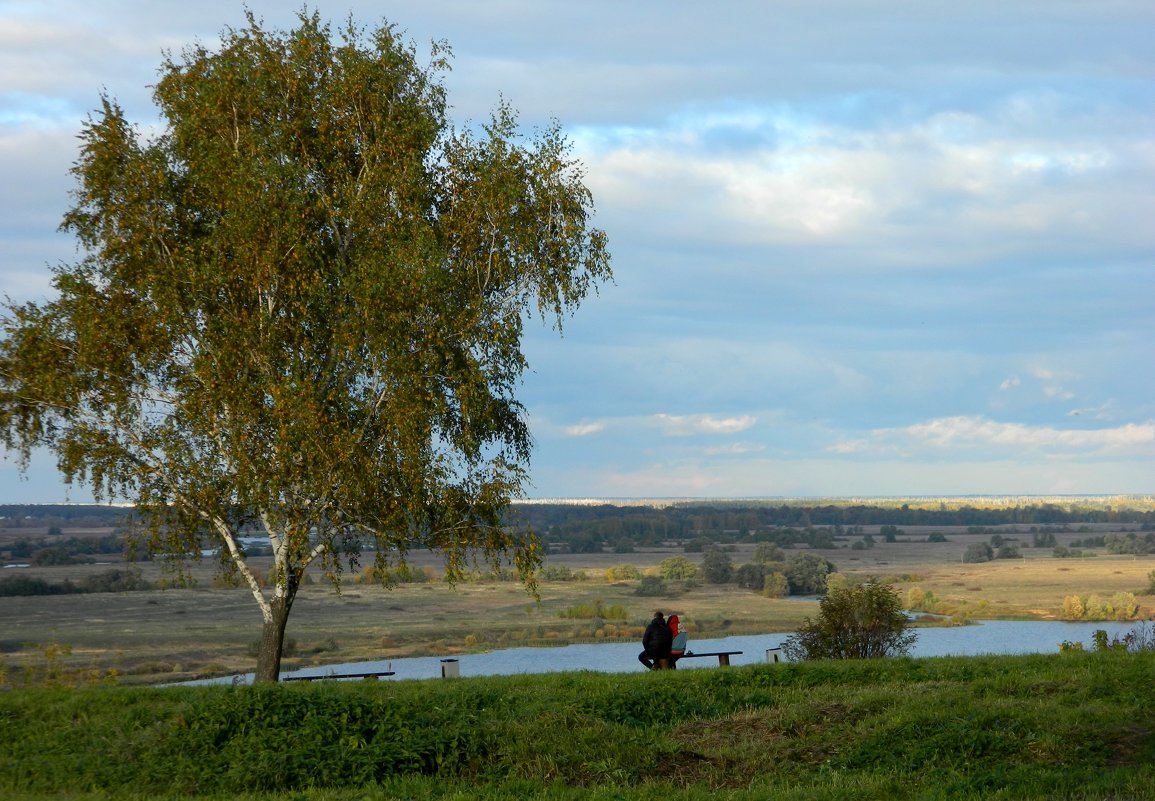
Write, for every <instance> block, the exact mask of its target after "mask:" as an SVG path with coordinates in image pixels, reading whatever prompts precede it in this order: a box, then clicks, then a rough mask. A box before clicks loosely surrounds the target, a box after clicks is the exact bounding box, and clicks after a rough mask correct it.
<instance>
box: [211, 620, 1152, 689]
mask: <svg viewBox="0 0 1155 801" xmlns="http://www.w3.org/2000/svg"><path fill="white" fill-rule="evenodd" d="M1135 626H1136V624H1135V623H1112V622H1095V623H1067V622H1059V621H1042V620H987V621H979V622H977V623H974V624H972V625H969V626H950V627H941V628H937V627H936V628H919V629H914V631H916V632H917V634H918V639H917V640H916V641H915V644H914V647H913V648H912V649H911V656H915V657H933V656H978V655H982V654H1030V653H1058V650H1059V643H1062V642H1081V643H1083V645H1084V647H1086V648H1088V649H1091V648H1092V647H1093V645H1092V635H1093V633H1094V632H1095V630H1096V629H1103V630H1105V631H1106V632H1107V634H1108V635H1109V636H1111V637H1115V636H1122V635H1124V634H1126V633H1127V632H1128V631H1130V630H1131V629H1133V628H1135ZM789 636H790V634H789V633H788V632H787V633H779V634H751V635H743V636H738V637H723V638H720V639H712V640H692V641H691V642H690V646H689V647H690V650H691V651H697V652H698V653H706V652H712V651H741V652H742V653H741V654H740V655H737V656H733V657H731V658H730V664H731V665H750V664H755V663H759V662H766V661H767V658H768V655H767V651H769V650H771V649H775V648H777V647H778V646H779V645H780V644H781V643H782V641H783V640H785V639H786V638H787V637H789ZM640 650H641V649H640V646H638V645H637V644H636V643H605V644H585V645H565V646H558V647H553V648H548V647H547V648H506V649H502V650H498V651H487V652H485V653H477V654H464V655H461V656H458V657H454V658H453V659H449V660H446V659H443V658H439V657H434V656H427V657H408V658H404V659H382V660H375V661H368V662H346V663H344V664H337V665H325V666H324V667H310V668H302V669H301V670H298V671H291V672H288V671H287V672H285V673H284V674H282V678H285V677H287V676H324V675H327V674H330V673H373V672H381V671H389V670H391V671H393V672H394V675H393V676H392V677H391V679H390V680H393V679H429V678H440V677H441V676H442V675H444V674H452V673H453V672H456V673H457V674H458V675H461V676H495V675H514V674H520V673H554V672H561V671H571V670H594V671H601V672H605V673H632V672H637V671H640V670H642V666H641V665H640V664H639V663H638V659H637V656H638V652H639V651H640ZM717 665H718V660H717V659H715V658H712V657H709V658H703V659H687V660H684V661H682V662H681V663H680V664H679V666H678V669H679V670H682V669H701V668H708V667H714V668H716V667H717ZM251 680H252V674H245V675H240V676H235V677H232V676H226V677H221V678H217V679H208V680H203V681H198V682H190V683H192V684H227V683H245V682H248V681H251Z"/></svg>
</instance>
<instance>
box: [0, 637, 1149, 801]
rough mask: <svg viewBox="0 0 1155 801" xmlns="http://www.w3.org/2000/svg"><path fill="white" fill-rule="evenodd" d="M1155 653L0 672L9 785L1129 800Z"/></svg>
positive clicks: (1138, 792) (26, 791)
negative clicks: (413, 674) (580, 665)
mask: <svg viewBox="0 0 1155 801" xmlns="http://www.w3.org/2000/svg"><path fill="white" fill-rule="evenodd" d="M1153 678H1155V654H1150V653H1147V654H1126V653H1069V654H1055V655H1036V656H1022V657H969V658H963V657H957V658H954V657H952V658H939V659H918V660H911V659H901V660H877V661H870V662H816V663H807V664H779V665H756V666H748V667H740V668H731V669H719V670H693V671H678V672H656V673H642V672H640V673H638V674H629V675H621V674H600V673H571V674H546V675H531V676H513V677H487V678H460V679H453V680H445V681H441V680H430V681H405V682H388V681H385V682H360V683H353V684H323V683H317V684H311V683H310V684H290V685H281V686H272V687H251V688H250V687H241V688H232V687H198V688H187V687H185V688H166V689H161V688H133V687H89V688H82V689H44V690H13V691H8V692H4V693H0V796H2V797H4V798H6V799H28V800H31V799H48V798H52V799H114V798H115V799H136V798H139V799H145V798H149V799H157V798H162V799H163V798H168V799H176V798H191V797H197V798H212V799H217V798H220V799H224V798H237V799H253V800H254V801H256V799H277V800H278V801H287V800H289V799H294V800H300V801H338V800H339V801H352V800H353V799H361V801H373V800H375V799H382V800H384V799H410V800H411V801H424V800H425V799H430V800H431V801H432V800H433V799H438V800H440V799H495V800H497V799H500V800H504V799H511V800H512V799H542V800H543V801H544V800H545V799H558V800H559V801H563V800H564V801H568V800H569V799H574V800H575V801H577V800H578V799H580V800H581V801H601V800H602V799H606V801H608V800H609V799H619V800H621V801H641V800H643V799H654V800H655V801H657V799H668V798H671V797H677V798H683V799H690V800H691V801H694V800H695V799H702V801H706V799H709V800H710V801H721V800H723V799H743V800H745V799H767V798H769V799H791V800H792V801H818V800H819V799H845V798H854V799H865V800H867V801H869V800H870V799H878V800H879V801H883V800H884V799H885V800H886V801H892V800H894V799H979V798H982V799H1016V800H1020V799H1039V800H1040V801H1041V800H1042V799H1048V801H1049V800H1050V799H1069V800H1070V801H1076V800H1077V799H1140V798H1143V799H1146V798H1153V797H1155V704H1153V703H1152V702H1151V692H1152V679H1153Z"/></svg>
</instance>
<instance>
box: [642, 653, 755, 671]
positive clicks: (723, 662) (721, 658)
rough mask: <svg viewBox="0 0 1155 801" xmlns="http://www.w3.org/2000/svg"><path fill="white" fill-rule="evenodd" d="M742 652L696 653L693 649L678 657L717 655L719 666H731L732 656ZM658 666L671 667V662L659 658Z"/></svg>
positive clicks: (691, 657) (690, 657)
mask: <svg viewBox="0 0 1155 801" xmlns="http://www.w3.org/2000/svg"><path fill="white" fill-rule="evenodd" d="M741 653H742V652H741V651H709V652H706V653H701V654H696V653H694V652H693V651H686V653H684V654H682V655H681V656H679V657H678V659H677V661H678V662H681V661H682V660H683V659H695V658H697V657H699V656H716V657H718V667H730V657H732V656H738V655H739V654H741ZM658 667H659V668H667V667H669V664H668V663H667V660H665V659H659V660H658Z"/></svg>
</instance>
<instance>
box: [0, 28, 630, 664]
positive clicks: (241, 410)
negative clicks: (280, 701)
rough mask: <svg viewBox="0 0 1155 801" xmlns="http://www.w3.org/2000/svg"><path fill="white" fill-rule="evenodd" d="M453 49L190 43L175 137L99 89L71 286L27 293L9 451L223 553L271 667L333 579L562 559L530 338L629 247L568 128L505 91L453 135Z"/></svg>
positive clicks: (18, 334) (260, 34)
mask: <svg viewBox="0 0 1155 801" xmlns="http://www.w3.org/2000/svg"><path fill="white" fill-rule="evenodd" d="M447 58H448V51H447V48H446V47H445V46H444V45H435V46H434V47H433V49H432V52H431V54H430V57H429V60H428V61H427V62H426V63H424V64H423V63H421V62H420V61H419V58H418V54H417V51H416V49H415V48H414V47H413V46H412V45H411V44H409V43H406V42H404V41H403V40H402V39H401V38H400V37H399V35H398V33H397V31H396V30H395V28H394V27H393V26H391V25H389V24H383V25H382V26H381V27H379V28H377V29H376V30H373V31H372V32H366V31H365V30H363V29H361V28H358V27H357V26H356V25H354V23H353V22H352V21H350V22H349V23H347V24H346V25H345V27H343V28H342V29H341V30H340V31H339V32H338V33H337V34H334V33H333V31H332V30H331V29H330V27H329V25H328V24H327V23H323V22H322V21H321V19H320V18H319V17H318V16H317V14H316V13H312V14H310V13H308V12H307V11H306V12H302V13H301V14H300V15H299V24H298V25H297V26H296V27H295V28H293V29H291V30H288V31H269V30H265V29H264V28H263V27H262V25H261V23H259V22H258V21H257V20H256V19H255V18H254V17H253V15H252V14H251V13H250V14H249V15H248V24H247V25H246V26H244V27H243V28H240V29H226V30H225V31H224V33H223V35H222V44H221V46H220V48H219V49H217V50H215V51H210V50H209V49H207V48H206V47H204V46H201V45H196V46H192V47H189V48H187V49H185V50H183V51H182V53H181V54H180V55H179V57H174V56H172V55H169V56H168V57H166V58H165V60H164V61H163V63H162V66H161V68H160V76H159V80H158V81H157V83H156V86H155V90H154V100H155V103H156V105H157V107H158V109H159V113H160V118H161V121H162V124H161V126H160V129H159V131H158V132H156V133H155V134H151V135H146V134H145V133H144V132H142V130H141V129H139V128H138V127H136V126H134V125H133V124H132V123H131V122H130V121H129V120H128V118H127V117H126V115H125V113H124V112H123V110H122V109H121V108H120V107H119V106H118V105H117V103H116V102H115V101H114V100H113V99H111V98H110V97H109V96H104V97H102V99H101V108H100V110H99V111H98V112H97V113H96V114H94V116H93V117H91V118H90V119H89V120H88V121H87V123H86V124H85V126H84V128H83V130H82V132H81V134H80V140H81V148H80V156H79V158H78V160H77V162H76V164H75V166H74V168H73V174H74V176H75V179H76V189H75V190H74V203H73V206H72V208H71V210H70V211H69V212H68V213H67V215H66V216H65V218H64V221H63V225H62V228H63V229H64V230H66V231H68V232H70V233H72V234H74V235H75V236H76V238H77V240H78V242H79V245H80V248H81V258H80V260H79V261H77V262H76V263H74V264H64V265H60V266H57V267H55V268H53V273H54V278H53V283H54V287H55V290H56V295H57V296H56V297H55V298H54V299H51V300H48V301H45V302H42V303H27V304H23V305H18V306H17V305H12V304H8V305H7V306H6V311H5V314H4V317H3V320H2V329H3V340H2V342H0V430H2V431H3V435H4V442H5V444H6V445H7V446H8V447H9V448H11V449H15V450H16V451H17V452H19V453H20V454H21V455H22V456H23V457H24V459H25V460H27V458H28V456H29V454H30V453H31V452H32V450H33V449H35V448H37V447H42V446H47V447H48V448H50V449H52V450H53V451H54V452H55V453H56V455H57V458H58V464H59V467H60V470H61V471H62V472H63V474H64V476H65V477H66V478H67V480H69V481H70V482H71V481H80V482H84V483H87V484H90V485H91V486H93V487H94V489H95V490H96V492H97V493H98V494H100V495H101V496H102V497H108V498H111V497H121V498H126V499H128V500H132V501H135V503H136V504H137V508H138V510H139V511H140V512H141V514H142V516H143V519H145V520H146V521H147V522H148V532H149V538H150V540H149V542H150V545H151V547H152V548H153V549H154V550H156V551H160V552H164V553H183V554H193V555H195V554H199V553H200V550H201V548H202V547H204V546H205V543H206V542H207V541H210V540H212V541H215V542H216V544H218V545H222V546H223V547H222V548H221V553H222V554H223V559H224V561H225V565H226V567H228V568H229V569H232V570H235V571H237V573H238V574H239V577H240V578H241V580H242V581H243V582H244V583H246V584H247V585H248V586H249V588H250V589H251V591H252V593H253V596H254V598H255V599H256V600H257V603H258V605H259V606H260V609H261V612H262V617H263V621H264V635H263V639H262V646H261V651H260V656H259V658H258V671H257V672H258V679H259V680H275V679H276V678H277V675H278V673H279V669H280V650H281V643H282V641H283V636H284V627H285V621H286V618H287V616H288V613H289V608H290V607H291V605H292V602H293V598H294V597H295V595H296V590H297V587H298V585H299V582H300V580H301V579H302V576H303V573H304V571H305V569H306V567H307V566H309V565H310V564H311V563H314V562H318V563H320V564H321V565H323V566H324V568H325V569H326V571H328V573H329V574H330V575H331V576H332V577H334V578H336V577H338V576H339V574H340V573H341V571H342V565H344V566H345V569H347V568H348V566H349V565H350V561H352V562H354V563H355V561H356V559H357V555H358V554H359V553H360V552H361V551H362V549H363V548H365V547H366V546H367V545H372V547H373V548H374V550H375V553H376V556H375V558H376V560H377V561H378V564H379V566H381V567H385V566H386V564H387V563H388V562H389V560H394V561H398V560H399V561H403V560H404V558H405V553H406V551H407V549H409V548H411V547H413V546H414V545H420V546H428V547H431V548H434V549H438V550H440V551H442V552H444V554H445V555H446V568H447V573H448V576H449V578H451V579H452V578H455V577H457V576H459V575H460V574H461V572H462V571H463V570H464V569H466V567H468V566H469V565H470V564H472V562H473V560H475V559H478V558H481V559H484V560H488V561H490V562H494V563H496V562H497V561H498V560H505V559H512V561H513V562H514V563H515V564H516V566H517V568H518V569H519V570H520V572H521V575H522V577H523V578H524V579H527V580H529V579H530V578H531V576H532V570H533V568H534V567H535V566H536V565H537V564H538V562H539V560H538V551H537V543H536V540H535V539H534V538H533V536H532V535H530V534H529V533H528V532H522V533H514V532H512V531H511V530H510V529H509V528H507V527H505V526H503V525H501V513H502V510H503V509H504V508H505V507H506V506H507V505H508V502H509V500H510V498H511V497H515V496H517V495H518V494H519V493H520V492H521V490H522V487H523V485H524V482H525V481H526V479H527V472H526V471H527V465H528V458H529V454H530V445H531V440H530V433H529V431H528V428H527V425H526V421H525V414H524V409H523V407H522V405H521V404H520V402H519V401H518V399H517V397H516V390H517V388H518V387H519V385H520V378H521V376H522V374H523V372H524V370H525V369H526V366H527V365H526V360H525V357H524V355H523V353H522V350H521V338H522V334H523V327H524V325H525V323H526V321H527V320H528V319H530V318H532V317H539V318H541V319H542V320H544V321H546V322H548V323H550V324H553V325H555V326H556V327H557V328H558V329H559V330H560V328H561V325H562V321H563V319H564V317H565V316H566V315H568V314H569V313H571V312H572V311H573V310H574V309H575V308H576V307H577V306H578V305H579V304H580V302H581V301H582V300H583V299H584V298H585V297H586V296H587V294H588V293H589V291H590V290H591V289H593V288H596V286H597V284H598V283H599V282H602V281H606V280H609V279H610V278H611V277H612V276H611V271H610V266H609V255H608V251H607V248H606V241H605V237H604V234H603V233H602V232H601V231H600V230H598V229H596V228H594V227H592V225H591V217H592V213H593V203H592V198H591V195H590V193H589V192H588V190H587V189H586V188H585V186H584V184H583V173H582V169H581V166H580V164H579V163H578V162H577V161H576V160H575V159H574V158H573V157H572V156H571V153H570V148H569V145H568V142H567V140H566V139H565V137H564V135H563V134H562V131H561V129H560V126H559V125H558V124H557V123H554V124H552V125H551V126H550V127H548V128H547V129H545V130H542V131H540V132H537V133H536V134H534V135H533V136H530V137H526V136H524V135H522V134H521V133H520V130H519V127H518V123H517V119H516V115H515V114H514V112H513V111H512V109H510V108H509V107H508V106H507V105H505V104H504V103H502V104H499V106H498V107H497V109H496V110H495V111H494V113H493V115H492V117H491V119H490V120H489V121H488V122H487V123H485V124H484V125H481V126H478V127H477V128H475V129H469V128H466V129H461V130H459V129H456V128H454V127H453V125H451V123H450V121H449V118H448V116H447V100H446V93H445V89H444V86H443V83H442V81H441V74H442V73H443V71H444V70H445V69H447V67H448V61H447ZM253 526H256V527H259V528H261V529H263V531H264V533H265V534H267V536H268V538H269V541H270V545H271V547H272V551H273V554H274V558H275V569H274V571H273V575H271V576H270V577H269V579H270V582H269V587H268V588H267V589H266V588H264V587H262V583H261V582H260V581H259V580H258V577H257V576H256V575H255V573H254V572H253V570H252V569H250V566H249V565H248V564H247V562H246V559H245V556H244V552H243V549H242V548H241V545H240V543H239V541H238V532H239V531H241V530H242V529H243V528H245V527H253Z"/></svg>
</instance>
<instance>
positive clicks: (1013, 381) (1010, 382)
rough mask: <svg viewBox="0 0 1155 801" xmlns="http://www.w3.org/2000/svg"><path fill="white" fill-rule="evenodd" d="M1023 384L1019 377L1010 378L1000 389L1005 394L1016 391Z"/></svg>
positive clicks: (1000, 385)
mask: <svg viewBox="0 0 1155 801" xmlns="http://www.w3.org/2000/svg"><path fill="white" fill-rule="evenodd" d="M1021 383H1022V381H1020V380H1019V377H1018V376H1017V375H1012V376H1008V377H1007V378H1006V380H1004V381H1003V383H1001V384H999V389H1001V390H1002V391H1003V392H1006V391H1007V390H1009V389H1014V388H1015V387H1017V386H1018V385H1019V384H1021Z"/></svg>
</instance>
